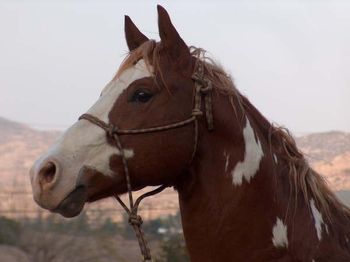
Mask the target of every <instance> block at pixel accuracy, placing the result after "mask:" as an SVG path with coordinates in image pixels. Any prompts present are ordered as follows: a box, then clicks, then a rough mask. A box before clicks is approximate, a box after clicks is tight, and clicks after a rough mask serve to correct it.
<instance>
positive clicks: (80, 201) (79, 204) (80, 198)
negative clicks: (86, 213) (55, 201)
mask: <svg viewBox="0 0 350 262" xmlns="http://www.w3.org/2000/svg"><path fill="white" fill-rule="evenodd" d="M86 198H87V196H86V188H85V187H84V186H78V187H77V188H75V189H74V190H73V191H72V192H71V193H70V194H69V195H68V196H66V198H65V199H63V201H62V202H61V203H60V204H59V205H58V206H57V207H56V208H55V209H54V210H51V211H52V212H55V213H59V214H61V215H62V216H64V217H75V216H77V215H79V214H80V212H81V211H82V210H83V208H84V204H85V201H86Z"/></svg>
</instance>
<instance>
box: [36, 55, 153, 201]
mask: <svg viewBox="0 0 350 262" xmlns="http://www.w3.org/2000/svg"><path fill="white" fill-rule="evenodd" d="M149 76H151V73H150V72H149V71H148V68H147V66H146V64H145V62H144V60H140V61H139V62H138V63H137V64H136V65H135V66H133V67H131V68H129V69H127V70H125V71H124V72H123V73H122V74H121V75H120V77H118V78H116V79H113V80H112V81H111V82H110V83H109V84H108V85H107V86H106V87H105V88H104V90H103V91H102V94H101V96H100V97H99V99H98V100H97V101H96V103H95V104H94V105H93V106H92V107H91V108H90V109H89V110H88V111H87V113H89V114H91V115H94V116H95V117H98V118H99V119H101V120H102V121H105V122H107V123H108V122H109V120H108V114H109V112H110V111H111V109H112V107H113V105H114V103H115V101H116V100H117V99H118V98H119V96H120V95H121V94H122V92H123V91H124V90H125V89H126V88H127V87H128V86H129V85H130V84H131V83H132V82H134V81H135V80H137V79H141V78H144V77H149ZM124 153H125V157H126V158H131V157H133V156H134V151H133V150H132V149H124ZM115 154H116V155H120V150H119V149H118V148H116V147H115V146H112V145H110V144H108V143H107V139H106V131H105V130H103V129H102V128H100V127H98V126H97V125H95V124H92V123H90V122H89V121H87V120H85V119H82V120H80V121H77V122H76V123H75V124H73V125H72V126H71V127H70V128H69V129H68V130H67V131H66V132H65V133H64V134H63V135H62V136H61V137H60V138H59V139H58V141H57V142H56V143H55V144H54V145H53V146H52V147H51V148H50V149H49V150H48V151H47V153H46V154H44V155H43V156H41V158H40V159H38V160H37V161H36V162H35V164H34V166H33V167H32V171H31V181H32V186H33V193H34V198H35V199H38V195H40V187H39V182H38V177H37V176H38V175H37V174H38V172H39V170H40V169H41V167H42V166H43V165H44V164H45V163H46V162H47V161H53V162H57V163H58V164H59V168H60V169H61V170H62V171H63V172H62V175H61V176H60V177H59V181H58V184H57V185H56V188H57V189H56V191H57V192H56V191H55V196H56V197H57V198H60V197H61V199H62V197H64V196H65V195H66V194H67V192H68V193H69V192H70V191H71V190H73V189H74V188H75V186H76V185H75V183H76V179H77V176H78V174H79V170H80V169H81V168H82V167H83V166H89V167H92V168H94V169H95V170H97V171H99V172H100V173H102V174H104V175H112V173H113V172H112V171H111V170H110V165H109V161H110V157H111V156H112V155H115ZM53 205H54V204H52V205H50V206H53Z"/></svg>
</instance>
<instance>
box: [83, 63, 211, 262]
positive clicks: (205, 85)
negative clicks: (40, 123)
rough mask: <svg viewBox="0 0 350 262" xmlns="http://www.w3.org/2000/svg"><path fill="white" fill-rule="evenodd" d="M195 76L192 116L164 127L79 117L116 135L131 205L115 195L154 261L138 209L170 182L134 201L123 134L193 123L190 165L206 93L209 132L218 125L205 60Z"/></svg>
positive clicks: (147, 255) (144, 250)
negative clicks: (120, 124)
mask: <svg viewBox="0 0 350 262" xmlns="http://www.w3.org/2000/svg"><path fill="white" fill-rule="evenodd" d="M192 79H193V80H194V82H195V86H194V91H195V96H194V107H193V110H192V113H191V116H190V117H189V118H188V119H186V120H183V121H179V122H176V123H172V124H168V125H164V126H158V127H151V128H143V129H118V128H117V127H116V126H115V125H112V124H107V123H105V122H104V121H102V120H100V119H98V118H97V117H95V116H93V115H90V114H83V115H81V116H80V117H79V120H81V119H85V120H88V121H89V122H91V123H93V124H95V125H97V126H99V127H101V128H102V129H104V130H105V131H106V132H107V134H108V136H109V137H110V138H113V139H114V141H115V143H116V146H117V147H118V148H119V150H120V156H121V158H122V163H123V167H124V173H125V177H126V185H127V190H128V196H129V207H127V206H126V204H125V203H124V202H123V201H122V200H121V199H120V197H119V196H118V195H117V194H115V195H114V198H115V199H116V200H117V201H118V203H119V204H120V205H121V206H122V207H123V208H124V210H125V211H126V213H127V214H128V222H129V224H130V225H131V226H132V228H133V229H134V231H135V235H136V237H137V240H138V243H139V246H140V250H141V254H142V256H143V261H152V257H151V252H150V249H149V247H148V243H147V241H146V238H145V233H144V232H143V230H142V227H141V226H142V223H143V221H142V218H141V216H140V215H138V208H139V205H140V203H141V201H142V200H143V199H144V198H146V197H149V196H152V195H155V194H157V193H160V192H162V191H163V190H164V189H165V188H167V186H166V185H162V186H160V187H158V188H156V189H154V190H152V191H150V192H147V193H144V194H143V195H141V196H140V197H138V198H137V199H136V201H135V203H134V199H133V196H132V187H131V180H130V173H129V168H128V163H127V160H126V157H125V151H124V149H123V147H122V144H121V141H120V138H119V135H123V134H124V135H133V134H144V133H152V132H159V131H165V130H169V129H174V128H178V127H182V126H185V125H188V124H190V123H192V122H193V124H194V145H193V151H192V156H191V160H190V162H189V164H190V163H191V162H192V161H193V159H194V157H195V154H196V152H197V147H198V136H199V134H198V132H199V131H198V117H200V116H202V115H203V112H202V108H201V107H202V96H204V99H205V104H204V107H205V117H206V122H207V128H208V130H209V131H212V130H213V128H214V123H213V112H212V97H211V95H212V92H211V91H212V88H213V87H212V83H211V81H210V80H209V79H207V78H205V77H204V65H203V62H201V61H198V64H197V70H196V72H195V73H194V74H193V76H192Z"/></svg>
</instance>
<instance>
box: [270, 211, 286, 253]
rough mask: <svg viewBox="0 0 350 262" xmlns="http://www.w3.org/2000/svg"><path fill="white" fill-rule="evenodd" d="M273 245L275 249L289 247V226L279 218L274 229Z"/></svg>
mask: <svg viewBox="0 0 350 262" xmlns="http://www.w3.org/2000/svg"><path fill="white" fill-rule="evenodd" d="M272 243H273V245H274V246H275V247H278V248H281V247H285V248H287V247H288V235H287V226H286V225H285V224H284V223H283V221H282V220H281V219H280V218H279V217H277V220H276V224H275V225H274V226H273V228H272Z"/></svg>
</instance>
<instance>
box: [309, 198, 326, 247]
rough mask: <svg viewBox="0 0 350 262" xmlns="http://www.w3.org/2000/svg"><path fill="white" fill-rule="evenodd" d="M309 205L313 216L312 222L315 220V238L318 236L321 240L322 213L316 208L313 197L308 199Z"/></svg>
mask: <svg viewBox="0 0 350 262" xmlns="http://www.w3.org/2000/svg"><path fill="white" fill-rule="evenodd" d="M310 207H311V212H312V216H313V218H314V222H315V229H316V232H317V238H318V240H320V241H321V239H322V224H324V222H323V218H322V214H321V213H320V211H318V209H317V208H316V206H315V201H314V200H313V199H311V200H310Z"/></svg>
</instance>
